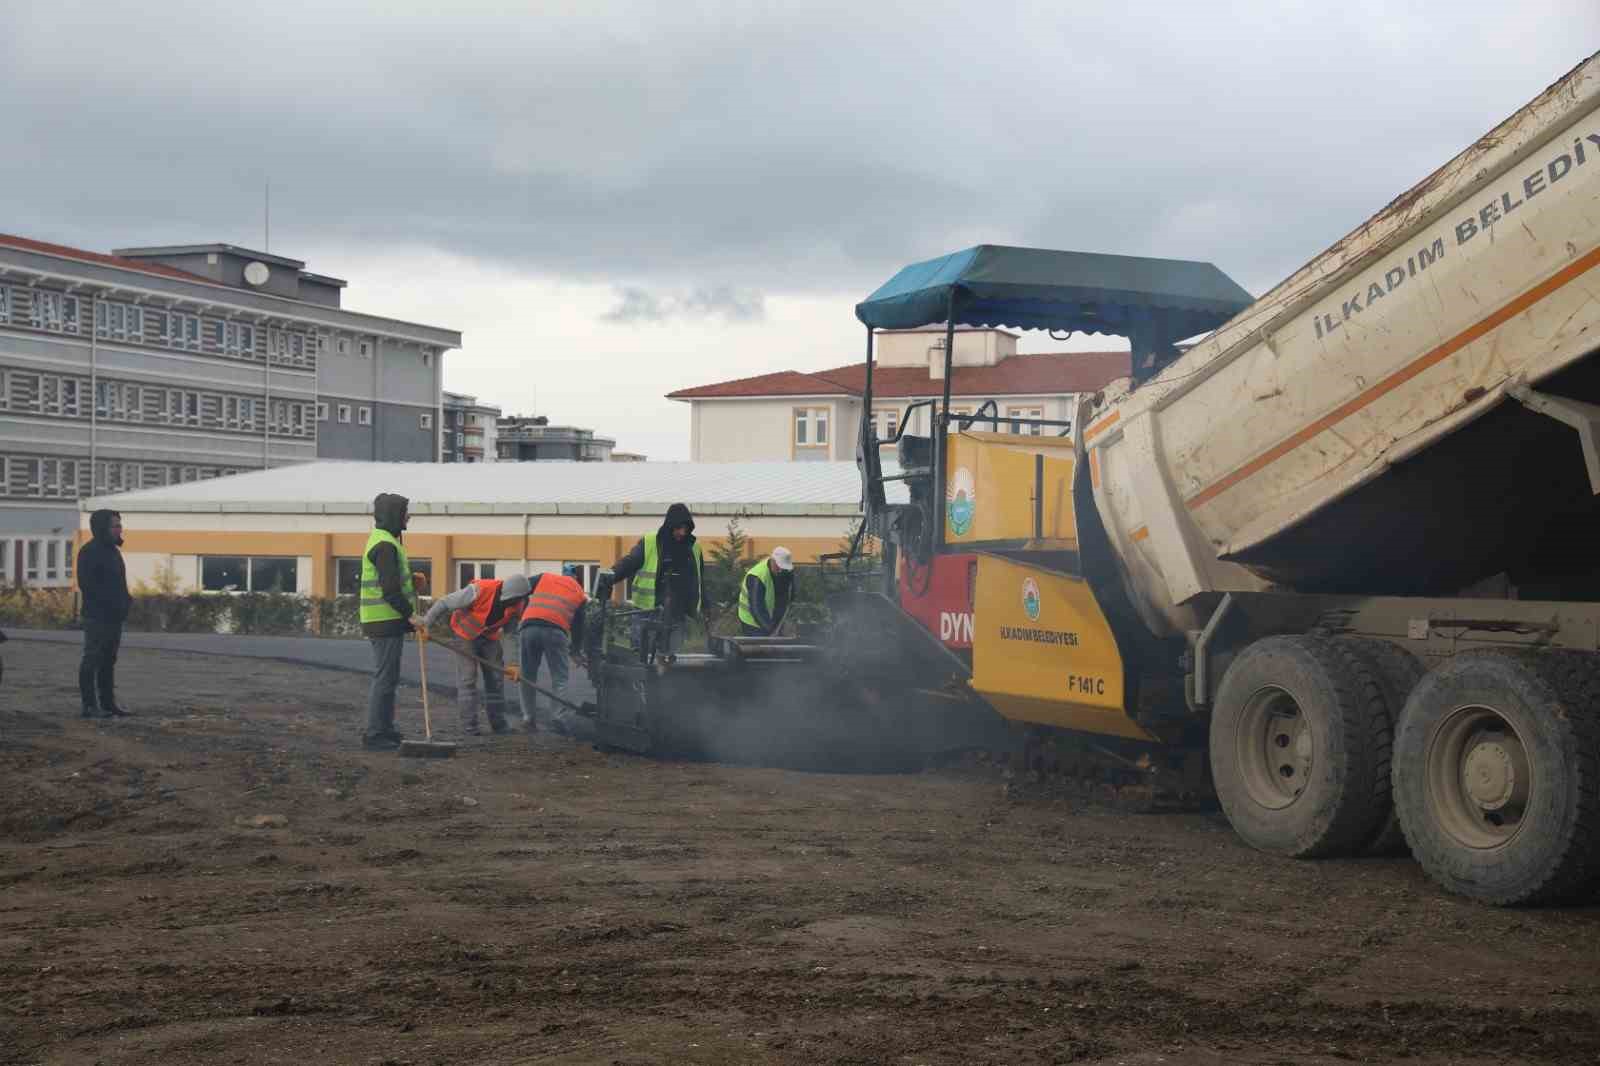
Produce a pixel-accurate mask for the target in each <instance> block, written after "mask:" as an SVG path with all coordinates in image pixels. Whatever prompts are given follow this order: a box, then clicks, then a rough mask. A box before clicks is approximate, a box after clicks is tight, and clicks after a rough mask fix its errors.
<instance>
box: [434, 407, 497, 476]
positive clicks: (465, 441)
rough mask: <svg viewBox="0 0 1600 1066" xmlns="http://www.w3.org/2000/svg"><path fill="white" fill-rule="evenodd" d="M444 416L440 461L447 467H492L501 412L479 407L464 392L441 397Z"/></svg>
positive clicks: (440, 433) (441, 430) (441, 431)
mask: <svg viewBox="0 0 1600 1066" xmlns="http://www.w3.org/2000/svg"><path fill="white" fill-rule="evenodd" d="M440 407H441V410H442V411H443V412H444V417H443V419H442V422H443V426H442V428H441V429H440V430H439V458H440V460H442V461H443V462H446V463H492V462H494V461H495V460H496V459H497V458H499V455H498V453H497V451H496V447H495V442H496V433H495V427H496V426H497V425H498V423H499V419H500V408H498V407H496V406H494V405H493V404H487V403H479V402H478V398H477V397H476V396H468V395H467V394H465V393H461V392H446V393H443V394H442V399H441V403H440Z"/></svg>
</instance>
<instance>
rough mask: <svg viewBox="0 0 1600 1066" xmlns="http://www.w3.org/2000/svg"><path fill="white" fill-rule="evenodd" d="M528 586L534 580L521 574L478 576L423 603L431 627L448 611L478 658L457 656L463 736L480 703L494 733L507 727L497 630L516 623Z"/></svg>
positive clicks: (474, 729)
mask: <svg viewBox="0 0 1600 1066" xmlns="http://www.w3.org/2000/svg"><path fill="white" fill-rule="evenodd" d="M532 591H533V583H532V582H530V581H529V580H528V579H527V577H526V576H525V575H523V574H512V575H511V576H510V577H507V578H506V579H505V580H503V581H501V580H496V579H495V578H492V577H480V578H477V579H476V580H474V581H470V582H468V583H467V584H466V585H464V586H463V587H462V588H461V589H459V590H458V591H456V592H452V593H451V594H450V595H448V596H441V597H440V598H439V599H437V600H434V601H433V606H432V607H430V608H428V613H427V616H426V617H425V619H424V621H425V622H426V624H427V625H428V626H430V627H431V626H432V625H433V624H434V623H435V622H437V621H438V620H439V619H440V618H443V617H444V615H445V613H446V612H449V615H450V628H451V630H452V631H454V632H455V635H456V636H458V637H460V638H461V641H462V643H463V644H465V645H466V646H467V652H468V653H469V654H471V655H473V656H475V657H476V658H477V659H478V660H480V661H479V662H473V661H472V660H471V659H466V658H461V657H459V656H458V657H457V658H456V710H457V711H458V712H459V713H460V715H461V731H462V732H463V733H465V734H467V735H468V736H473V737H475V736H477V735H478V732H479V727H478V704H479V702H482V703H483V704H484V710H485V711H486V713H487V717H488V719H489V728H490V729H492V730H494V731H495V732H496V733H505V732H508V731H509V730H510V729H511V727H510V726H509V725H507V724H506V696H505V661H506V653H505V648H503V647H502V646H501V644H500V634H501V633H502V632H504V631H505V630H506V628H507V627H512V628H513V629H514V628H515V626H516V622H517V617H518V616H519V615H520V614H521V613H522V608H523V605H524V604H526V603H527V602H528V595H529V594H530V593H531V592H532ZM480 676H481V678H482V695H481V697H480V690H479V678H480Z"/></svg>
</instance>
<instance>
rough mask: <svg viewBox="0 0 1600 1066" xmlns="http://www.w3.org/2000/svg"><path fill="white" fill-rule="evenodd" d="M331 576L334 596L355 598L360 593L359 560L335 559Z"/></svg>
mask: <svg viewBox="0 0 1600 1066" xmlns="http://www.w3.org/2000/svg"><path fill="white" fill-rule="evenodd" d="M333 574H334V576H333V582H334V584H333V594H334V595H335V596H355V595H357V594H359V593H360V592H361V560H360V559H335V560H334V561H333Z"/></svg>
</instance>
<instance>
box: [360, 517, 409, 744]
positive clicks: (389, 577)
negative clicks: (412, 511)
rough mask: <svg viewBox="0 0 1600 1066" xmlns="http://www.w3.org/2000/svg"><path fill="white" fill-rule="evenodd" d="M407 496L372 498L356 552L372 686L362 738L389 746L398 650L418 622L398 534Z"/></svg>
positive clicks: (394, 732)
mask: <svg viewBox="0 0 1600 1066" xmlns="http://www.w3.org/2000/svg"><path fill="white" fill-rule="evenodd" d="M410 506H411V501H410V500H408V499H406V498H405V497H404V496H397V495H395V494H393V493H389V492H381V493H379V494H378V496H377V498H376V499H374V500H373V501H372V534H371V535H370V536H369V537H368V538H367V547H366V550H365V551H364V552H362V555H361V632H362V633H363V634H364V635H365V636H366V638H367V640H368V641H370V642H371V643H372V657H373V673H372V687H371V689H370V690H368V693H367V727H366V731H365V733H364V734H363V735H362V744H363V745H364V746H365V747H367V748H368V749H370V750H375V751H389V750H393V749H395V748H398V747H399V746H400V740H401V737H400V732H399V730H398V729H396V728H395V722H394V703H395V689H396V688H397V687H398V686H399V684H400V653H401V651H402V650H403V649H404V648H405V645H406V637H407V636H409V635H410V634H411V632H412V630H414V629H420V628H422V627H423V622H422V618H421V617H420V616H418V614H417V594H416V589H415V587H414V586H413V584H412V580H411V560H410V559H408V558H407V557H406V549H405V545H404V544H402V543H401V541H400V536H401V534H402V533H404V532H405V528H406V522H407V520H408V519H409V518H410V515H409V513H408V512H409V508H410Z"/></svg>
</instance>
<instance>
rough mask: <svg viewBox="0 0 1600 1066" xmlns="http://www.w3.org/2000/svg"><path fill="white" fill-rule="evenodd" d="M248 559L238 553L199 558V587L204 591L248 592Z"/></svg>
mask: <svg viewBox="0 0 1600 1066" xmlns="http://www.w3.org/2000/svg"><path fill="white" fill-rule="evenodd" d="M249 580H250V561H249V560H248V559H246V558H244V557H243V556H240V555H206V556H202V557H201V559H200V588H201V589H203V590H204V591H206V592H248V591H249V587H248V586H249Z"/></svg>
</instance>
